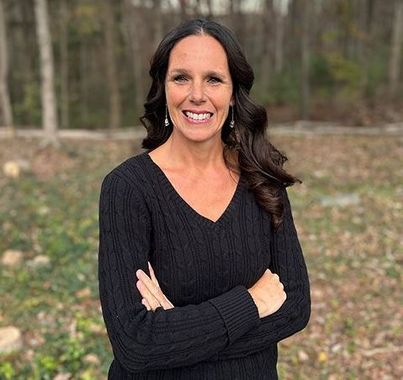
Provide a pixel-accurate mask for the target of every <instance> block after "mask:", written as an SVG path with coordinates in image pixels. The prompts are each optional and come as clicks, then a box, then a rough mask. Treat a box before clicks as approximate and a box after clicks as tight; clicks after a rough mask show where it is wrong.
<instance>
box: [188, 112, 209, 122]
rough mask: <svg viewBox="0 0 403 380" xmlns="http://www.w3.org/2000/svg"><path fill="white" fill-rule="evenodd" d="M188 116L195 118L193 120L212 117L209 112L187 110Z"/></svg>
mask: <svg viewBox="0 0 403 380" xmlns="http://www.w3.org/2000/svg"><path fill="white" fill-rule="evenodd" d="M186 116H187V117H189V118H191V119H193V120H207V119H210V116H211V115H210V114H209V113H193V112H189V111H187V112H186Z"/></svg>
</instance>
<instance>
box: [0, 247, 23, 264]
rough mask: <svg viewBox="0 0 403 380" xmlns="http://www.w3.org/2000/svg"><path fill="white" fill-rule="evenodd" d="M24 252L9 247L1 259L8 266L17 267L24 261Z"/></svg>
mask: <svg viewBox="0 0 403 380" xmlns="http://www.w3.org/2000/svg"><path fill="white" fill-rule="evenodd" d="M22 256H23V255H22V252H21V251H16V250H14V249H7V251H5V252H4V254H3V257H2V259H1V263H2V264H3V265H4V266H7V267H16V266H18V265H20V264H21V262H22Z"/></svg>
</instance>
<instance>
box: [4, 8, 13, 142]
mask: <svg viewBox="0 0 403 380" xmlns="http://www.w3.org/2000/svg"><path fill="white" fill-rule="evenodd" d="M6 30H7V28H6V18H5V14H4V7H3V0H0V123H3V125H6V126H8V127H11V128H12V129H11V131H12V134H13V136H14V135H15V130H14V126H13V114H12V111H11V103H10V95H9V93H8V82H7V79H8V51H7V35H6Z"/></svg>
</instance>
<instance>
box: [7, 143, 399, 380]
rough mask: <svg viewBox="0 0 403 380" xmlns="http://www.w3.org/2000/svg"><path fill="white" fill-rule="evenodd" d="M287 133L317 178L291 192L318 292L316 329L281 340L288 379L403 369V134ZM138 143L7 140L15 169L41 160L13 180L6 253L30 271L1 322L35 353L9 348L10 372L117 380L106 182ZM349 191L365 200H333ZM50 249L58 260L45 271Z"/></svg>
mask: <svg viewBox="0 0 403 380" xmlns="http://www.w3.org/2000/svg"><path fill="white" fill-rule="evenodd" d="M273 141H274V143H275V145H276V146H277V147H279V148H280V150H282V151H285V152H286V153H287V155H288V157H289V162H288V163H287V165H286V168H287V169H288V170H289V171H290V172H292V173H293V174H295V175H297V176H298V177H299V178H301V179H302V180H303V184H302V185H296V186H294V187H293V188H291V189H290V190H289V193H290V198H291V202H292V205H293V213H294V219H295V222H296V225H297V229H298V232H299V237H300V241H301V244H302V247H303V250H304V252H305V258H306V261H307V265H308V269H309V273H310V279H311V288H312V317H311V321H310V324H309V325H308V327H307V328H306V329H305V330H304V331H303V332H301V333H299V334H297V335H295V336H294V337H292V338H289V339H287V340H285V341H284V342H281V343H280V360H279V365H278V368H279V372H280V376H281V378H282V379H311V378H314V379H330V380H335V379H392V378H400V377H401V376H402V373H401V372H399V371H402V369H401V366H400V367H399V365H398V363H399V358H400V356H401V354H402V353H401V347H402V341H401V338H400V337H401V336H402V324H401V319H400V318H399V315H400V314H399V313H401V311H400V302H401V298H400V297H401V295H400V288H399V284H400V283H401V269H400V267H399V264H400V265H401V261H402V249H401V246H402V237H401V236H402V230H401V226H402V225H403V220H402V219H403V217H402V208H403V185H402V183H403V181H402V177H403V173H402V169H401V162H402V159H403V148H402V140H401V139H400V140H399V139H398V138H397V137H388V138H386V137H383V138H382V137H381V138H380V137H370V136H369V137H365V136H305V137H303V136H299V137H291V136H287V137H285V136H274V137H273ZM137 151H139V147H138V143H136V144H131V143H128V142H116V143H113V142H110V143H99V142H96V143H95V142H94V143H90V142H83V141H82V142H80V143H77V142H74V143H73V142H70V143H66V144H65V145H63V146H62V148H61V149H60V150H59V151H55V150H52V149H47V150H40V149H39V148H38V145H37V142H36V141H34V140H32V141H30V140H11V141H10V140H2V141H0V152H1V153H0V164H1V165H3V164H4V162H6V161H7V160H11V159H16V158H23V159H26V160H28V161H29V162H30V163H31V166H32V168H31V170H30V171H29V172H27V173H23V174H22V175H21V176H20V178H17V179H10V178H5V177H0V186H1V189H2V190H1V194H0V229H1V240H0V255H1V252H4V251H5V250H7V249H18V250H21V251H22V252H23V254H24V259H23V263H22V265H21V266H19V267H17V268H14V269H11V268H7V267H4V266H1V265H0V276H1V279H2V280H1V284H2V285H1V288H0V300H1V302H0V326H9V325H14V326H17V327H18V328H19V329H20V330H21V331H22V333H23V340H24V349H23V350H21V351H19V352H16V353H12V354H8V355H3V356H0V379H24V380H25V379H28V380H29V379H32V380H36V379H45V380H46V379H53V378H54V377H55V376H56V375H57V374H58V373H69V374H71V378H72V379H82V380H89V379H102V378H106V374H107V369H108V367H109V364H110V362H111V358H112V354H111V350H110V346H109V342H108V339H107V336H106V333H105V329H104V326H103V321H102V316H101V312H100V307H99V302H98V288H97V286H98V284H97V245H98V209H97V207H98V197H99V189H100V184H101V181H102V178H103V177H104V176H105V174H106V173H107V172H108V171H109V170H110V169H112V168H113V167H114V166H116V165H117V164H118V163H120V162H121V161H123V160H124V159H125V158H127V157H129V156H131V155H133V154H135V152H137ZM346 193H347V194H349V193H355V194H357V195H358V196H359V199H360V201H359V203H358V204H355V205H350V206H343V207H328V206H326V207H325V206H323V205H322V204H321V199H322V197H324V196H327V197H328V196H335V195H339V194H346ZM37 255H46V256H48V257H49V259H50V262H49V265H48V266H44V267H43V268H37V269H34V268H32V267H31V266H30V265H29V263H30V260H32V259H33V258H34V257H35V256H37ZM88 355H96V359H95V360H94V357H93V356H88ZM91 358H92V360H91Z"/></svg>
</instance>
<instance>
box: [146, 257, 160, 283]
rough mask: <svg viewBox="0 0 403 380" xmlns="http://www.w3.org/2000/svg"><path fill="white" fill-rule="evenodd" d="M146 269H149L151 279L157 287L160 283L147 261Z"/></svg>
mask: <svg viewBox="0 0 403 380" xmlns="http://www.w3.org/2000/svg"><path fill="white" fill-rule="evenodd" d="M148 269H149V271H150V276H151V280H152V281H153V282H154V283H155V284H156V285H157V286H158V287H159V286H160V284H159V283H158V280H157V277H156V276H155V273H154V269H153V267H152V266H151V264H150V262H149V261H148Z"/></svg>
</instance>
